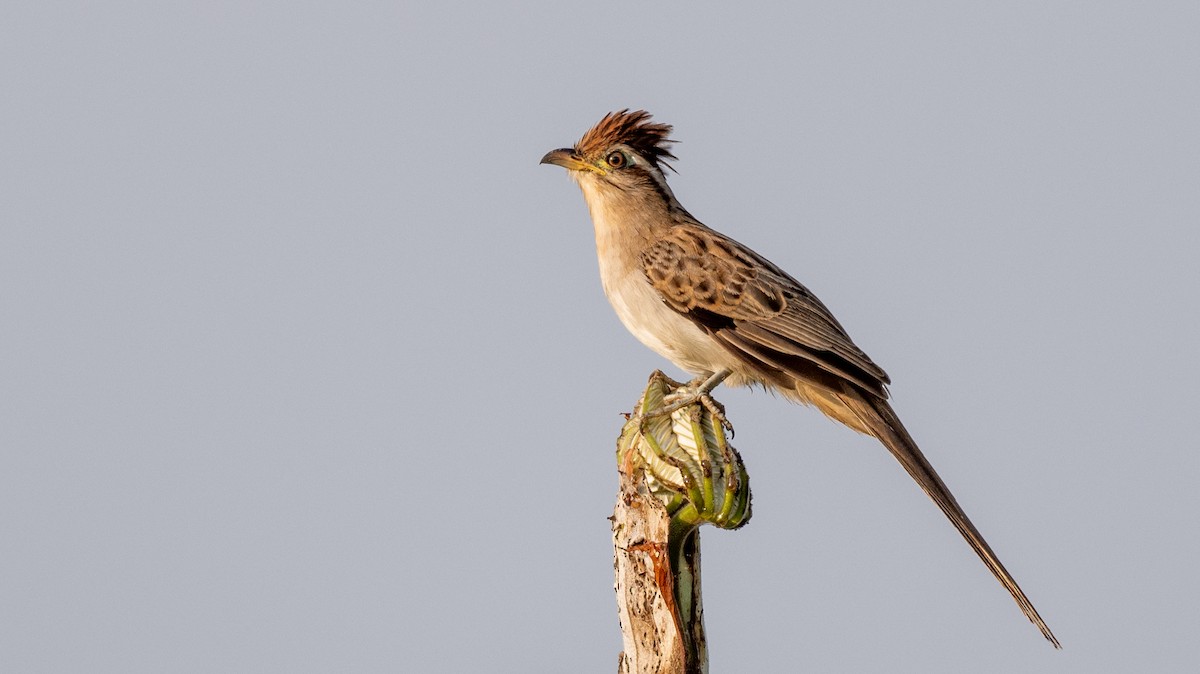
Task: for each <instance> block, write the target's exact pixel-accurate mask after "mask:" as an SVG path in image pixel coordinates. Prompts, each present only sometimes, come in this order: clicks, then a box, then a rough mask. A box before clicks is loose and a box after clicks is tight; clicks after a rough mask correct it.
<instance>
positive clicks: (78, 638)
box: [0, 1, 1200, 673]
mask: <svg viewBox="0 0 1200 674" xmlns="http://www.w3.org/2000/svg"><path fill="white" fill-rule="evenodd" d="M991 4H993V5H1001V4H1002V5H1003V7H996V6H992V7H990V8H988V7H984V6H982V4H979V5H975V4H972V3H952V2H941V3H939V2H926V3H903V5H906V6H902V5H901V4H899V3H874V4H862V3H847V2H833V3H826V4H811V3H809V4H805V5H803V6H792V5H791V4H784V3H779V4H777V5H775V6H774V7H773V8H771V9H768V10H756V11H750V10H746V9H735V8H732V7H730V6H728V5H726V4H722V5H716V4H696V5H693V4H691V3H689V4H688V5H687V6H684V5H683V4H671V3H622V2H611V3H602V4H596V3H589V4H586V5H584V4H576V3H564V2H543V3H521V4H501V3H478V4H474V5H470V4H467V5H450V4H449V3H422V4H420V5H418V4H417V3H413V2H404V1H402V2H399V3H396V2H387V3H337V4H334V3H328V4H317V3H259V2H252V3H246V2H204V3H150V2H144V3H46V2H20V1H18V2H6V3H4V4H3V7H2V8H0V91H2V92H3V94H2V95H0V118H2V124H0V316H2V317H3V322H2V323H0V406H2V409H3V415H2V418H0V670H2V671H5V672H164V671H176V672H283V671H287V672H329V671H360V672H397V671H401V672H469V671H479V672H486V671H497V672H568V671H569V672H611V671H614V670H615V666H616V661H617V660H616V656H617V652H618V651H619V650H620V640H619V630H618V626H617V619H616V610H615V604H614V601H613V597H612V590H611V585H612V562H611V549H610V539H609V529H608V522H607V521H606V519H605V518H606V517H607V516H608V515H609V513H610V512H611V507H612V501H613V496H614V493H615V489H616V475H615V470H614V460H613V455H612V452H613V447H614V441H615V438H616V435H617V432H618V429H619V426H620V423H621V419H620V417H619V416H618V413H619V412H620V411H623V410H628V409H629V408H630V407H631V406H632V404H633V402H634V401H635V399H636V397H637V395H638V393H639V391H640V389H641V387H642V385H643V383H644V381H645V378H646V376H647V375H648V374H649V373H650V371H651V370H652V369H654V368H656V367H666V365H667V364H666V363H665V362H663V361H662V360H660V359H659V358H658V357H657V356H655V355H654V354H653V353H651V352H649V351H648V350H646V349H645V348H643V347H642V346H641V345H640V344H638V343H637V342H636V341H635V340H634V339H633V338H632V337H630V336H629V335H628V334H627V333H626V332H625V331H624V329H623V328H622V327H621V325H620V324H619V323H618V321H617V319H616V318H615V316H614V315H613V313H612V311H611V310H610V308H609V307H608V305H607V302H606V301H605V299H604V297H603V294H602V292H601V290H600V284H599V281H598V278H597V273H596V262H595V251H594V249H593V242H592V233H591V224H590V221H589V220H588V218H587V213H586V210H585V208H584V205H583V201H582V198H581V196H580V194H579V192H578V190H577V189H576V188H575V187H574V186H573V185H572V184H571V183H570V182H569V181H568V180H567V179H566V177H565V176H564V175H563V172H562V170H561V169H558V168H554V167H546V166H539V165H538V159H539V158H540V157H541V156H542V154H543V153H544V152H546V151H547V150H550V149H552V148H556V147H560V146H564V145H569V144H571V143H573V142H574V141H575V140H576V139H577V138H578V137H579V136H580V134H582V133H583V131H585V130H586V129H587V128H588V127H589V126H590V125H591V124H593V123H594V122H595V121H596V120H597V119H599V118H600V116H601V115H603V114H604V113H605V112H607V111H609V110H613V109H619V108H623V107H634V108H645V109H647V110H650V111H651V112H653V113H654V114H655V115H656V117H657V118H658V119H660V120H662V121H665V122H669V123H672V124H674V125H675V126H676V137H677V138H679V139H680V140H681V141H682V142H681V143H680V145H678V146H677V148H676V149H677V152H676V153H677V154H678V155H679V157H680V161H679V162H678V163H677V167H678V169H679V171H680V175H679V176H673V177H672V178H671V180H672V185H673V186H674V188H675V191H676V193H677V195H678V196H679V198H680V199H681V201H682V202H683V203H684V204H685V205H686V206H687V207H688V209H689V210H691V211H692V212H693V213H694V214H696V215H697V216H698V217H699V218H700V219H701V220H703V221H704V222H706V223H707V224H709V225H711V226H713V227H716V228H718V229H721V230H722V231H725V232H727V233H728V234H730V235H732V236H734V237H735V238H737V239H738V240H740V241H742V242H744V243H746V244H748V245H750V246H752V247H754V248H755V249H757V250H759V251H761V252H763V253H765V254H767V255H768V256H770V257H771V258H772V259H773V260H774V261H775V262H777V263H778V264H780V265H781V266H783V267H784V268H786V269H788V270H789V271H791V272H792V274H793V275H795V276H797V277H798V278H799V279H800V280H802V281H803V282H805V283H806V284H808V285H809V286H810V287H811V288H812V289H813V290H814V291H815V292H817V294H818V295H819V296H820V297H821V298H822V299H824V301H825V302H826V303H827V304H828V305H829V306H830V307H831V308H832V309H833V310H834V312H835V313H836V314H837V316H838V317H839V318H840V319H841V320H842V322H843V323H844V324H845V325H846V327H847V329H848V330H849V331H850V333H851V335H852V336H853V337H854V338H855V340H856V341H857V342H858V343H859V344H860V345H861V346H863V347H864V348H865V349H866V350H867V351H868V352H869V353H870V354H871V355H872V357H873V358H874V359H875V360H876V361H878V362H879V363H880V364H881V365H882V366H884V367H885V368H886V369H887V370H888V372H889V373H890V374H891V375H892V378H893V380H894V381H895V384H894V386H893V388H892V390H893V394H894V396H895V400H896V407H897V410H898V411H899V412H900V414H901V416H902V417H903V418H904V419H905V421H906V423H907V425H908V426H909V427H910V429H911V430H912V431H913V433H914V435H915V436H916V437H917V439H918V440H919V441H920V442H921V444H922V446H923V447H924V448H925V451H926V453H927V454H928V455H929V457H930V459H931V461H932V462H933V463H934V465H935V466H937V467H938V469H939V470H940V471H941V473H942V476H943V477H944V478H945V479H946V480H947V482H948V483H949V484H950V486H951V488H952V489H953V490H954V491H955V493H956V495H957V496H958V499H959V501H960V502H962V504H963V505H964V507H965V508H966V509H967V511H968V512H969V513H970V514H971V516H972V517H973V518H974V519H975V522H976V523H977V524H978V525H979V527H980V528H981V529H982V531H983V532H984V534H985V535H986V536H987V538H988V540H989V541H990V542H991V543H992V545H993V546H994V547H995V548H996V550H997V551H998V553H999V554H1000V556H1001V558H1002V559H1003V560H1004V561H1005V563H1006V564H1007V566H1008V567H1009V569H1010V570H1011V571H1012V572H1013V573H1014V574H1015V575H1016V577H1017V579H1018V580H1019V581H1020V582H1021V584H1022V585H1023V587H1024V588H1025V590H1026V591H1027V592H1028V593H1029V595H1030V596H1031V597H1032V599H1033V601H1034V602H1035V604H1036V605H1037V606H1038V608H1039V609H1040V610H1041V612H1042V614H1043V615H1044V616H1045V618H1046V619H1047V620H1048V622H1049V623H1050V625H1051V626H1052V627H1053V629H1054V630H1055V631H1056V632H1057V634H1058V636H1059V637H1060V638H1061V639H1062V642H1063V645H1064V647H1065V650H1064V651H1063V652H1061V653H1056V652H1054V651H1053V649H1051V648H1050V646H1049V645H1048V644H1046V643H1045V642H1044V641H1043V640H1042V638H1041V637H1040V636H1039V635H1038V633H1037V631H1036V629H1035V628H1034V627H1033V626H1032V625H1030V624H1029V623H1028V622H1027V621H1026V620H1025V618H1024V617H1022V615H1021V614H1020V612H1019V610H1018V609H1017V607H1016V606H1015V605H1014V604H1013V602H1012V600H1011V599H1010V598H1009V597H1008V595H1007V594H1006V593H1005V592H1004V590H1003V589H1002V588H1001V587H1000V586H999V585H998V584H997V583H996V582H995V581H994V580H993V579H992V578H991V577H990V575H989V574H988V573H987V571H986V570H985V569H984V567H983V566H982V565H981V564H980V563H979V562H978V560H976V559H975V557H974V556H973V554H972V553H971V552H970V550H969V548H968V547H967V546H966V544H964V543H963V542H962V541H961V540H960V539H959V537H958V534H957V533H956V532H955V531H954V529H953V528H952V527H951V526H950V525H949V524H948V523H947V522H946V521H945V519H944V518H943V517H942V515H941V514H940V513H939V512H938V511H937V509H936V508H935V507H934V506H933V505H932V503H931V502H929V501H928V499H927V498H926V497H925V496H924V495H923V494H922V493H921V492H920V491H919V489H917V487H916V486H915V485H914V484H912V483H911V481H910V480H909V479H908V477H907V476H906V475H905V474H904V472H903V470H902V469H901V468H900V467H899V466H898V465H897V464H896V463H895V461H894V460H892V459H891V458H890V457H889V456H888V455H887V453H886V452H885V451H884V450H883V449H882V448H881V447H879V446H878V445H877V444H876V443H874V442H873V441H871V440H869V439H866V438H862V437H859V436H856V435H855V434H853V433H852V432H850V431H848V430H845V429H843V428H841V427H838V426H836V425H835V424H833V423H831V422H828V421H826V420H825V419H824V418H822V417H820V415H818V414H816V413H815V412H812V411H809V410H805V409H803V408H799V407H793V406H790V405H788V404H786V403H784V402H783V401H780V400H778V399H775V398H772V397H771V396H769V395H765V394H762V393H761V392H758V393H751V392H748V391H733V390H724V389H722V390H720V391H719V392H718V397H719V398H720V399H721V400H723V401H724V402H725V403H726V404H727V405H728V408H729V413H730V416H731V418H732V420H733V421H734V423H735V424H736V425H737V428H738V434H737V438H736V444H737V446H738V448H739V449H740V450H741V451H742V454H743V456H745V457H746V460H747V463H748V467H749V470H750V474H751V476H752V480H753V486H754V495H755V501H754V508H755V516H754V520H753V522H752V523H751V524H750V525H749V526H748V527H747V528H745V529H743V530H741V531H738V532H733V533H726V532H719V531H706V532H705V534H704V591H705V593H704V599H705V609H706V618H707V625H708V632H709V639H710V646H711V657H712V671H713V672H714V673H720V672H802V671H812V672H835V671H844V672H917V671H920V672H964V671H972V672H1034V673H1036V672H1129V671H1147V672H1149V671H1153V672H1185V671H1188V672H1191V671H1197V668H1200V649H1198V648H1197V626H1198V625H1200V576H1198V575H1197V573H1196V563H1197V559H1198V558H1200V526H1198V521H1200V495H1198V493H1197V491H1198V490H1197V485H1200V453H1198V451H1197V450H1198V447H1197V444H1198V442H1197V426H1198V422H1197V420H1198V419H1200V395H1198V394H1197V385H1196V379H1197V376H1198V375H1200V357H1198V356H1197V347H1196V345H1197V343H1198V342H1200V310H1198V308H1200V265H1198V263H1197V254H1198V253H1200V236H1198V234H1197V227H1198V225H1200V131H1198V129H1200V126H1198V125H1197V120H1200V47H1198V44H1200V43H1198V42H1197V35H1200V5H1197V3H1195V2H1178V3H1103V2H1101V3H1097V2H1088V3H1044V2H1029V3H991ZM668 371H669V372H670V371H671V370H668Z"/></svg>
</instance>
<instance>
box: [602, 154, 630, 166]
mask: <svg viewBox="0 0 1200 674" xmlns="http://www.w3.org/2000/svg"><path fill="white" fill-rule="evenodd" d="M604 161H606V162H608V165H609V166H611V167H613V168H621V167H622V166H624V165H625V155H623V154H621V153H620V152H610V153H608V156H607V157H605V158H604Z"/></svg>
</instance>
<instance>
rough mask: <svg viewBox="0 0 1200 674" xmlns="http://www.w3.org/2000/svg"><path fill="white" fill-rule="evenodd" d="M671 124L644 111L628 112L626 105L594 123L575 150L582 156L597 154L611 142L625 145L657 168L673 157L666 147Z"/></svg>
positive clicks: (668, 143) (671, 141)
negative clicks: (658, 119)
mask: <svg viewBox="0 0 1200 674" xmlns="http://www.w3.org/2000/svg"><path fill="white" fill-rule="evenodd" d="M670 135H671V125H670V124H658V123H656V122H651V121H650V113H648V112H646V111H645V110H636V111H634V112H630V111H629V109H628V108H626V109H624V110H621V111H619V112H610V113H608V114H607V115H605V116H604V119H602V120H600V121H599V122H597V124H596V126H593V127H592V128H591V129H590V130H589V131H588V132H587V133H585V134H583V138H580V139H579V142H578V143H576V144H575V152H576V153H577V154H579V155H580V156H581V157H587V156H593V155H596V154H600V153H602V152H604V151H605V150H607V149H608V148H610V147H612V146H613V145H628V146H629V147H630V148H631V149H632V150H633V151H634V152H636V153H638V154H639V155H641V156H642V157H645V158H646V159H649V160H650V161H652V162H654V165H655V166H657V167H659V168H660V169H661V168H662V167H664V166H667V167H668V168H670V166H669V165H668V164H666V161H667V160H669V159H675V155H673V154H671V151H670V150H669V149H668V147H669V146H670V144H671V143H674V142H676V141H673V140H671V139H670V138H669V136H670Z"/></svg>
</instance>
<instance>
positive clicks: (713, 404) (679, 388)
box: [642, 370, 734, 436]
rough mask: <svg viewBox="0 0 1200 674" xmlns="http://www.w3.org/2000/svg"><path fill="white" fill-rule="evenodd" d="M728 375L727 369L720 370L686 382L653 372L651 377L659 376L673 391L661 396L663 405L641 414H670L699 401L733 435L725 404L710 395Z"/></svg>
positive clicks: (650, 415)
mask: <svg viewBox="0 0 1200 674" xmlns="http://www.w3.org/2000/svg"><path fill="white" fill-rule="evenodd" d="M729 375H730V372H729V370H721V371H720V372H714V373H713V374H711V375H701V376H699V377H696V378H695V379H693V380H691V381H689V382H688V383H686V384H680V383H679V382H677V381H675V380H673V379H671V378H670V377H668V376H667V375H665V374H663V373H662V372H657V371H656V372H655V373H654V375H652V376H653V377H659V378H661V379H663V380H664V381H666V382H667V383H668V384H669V385H670V386H671V388H672V389H674V391H672V392H671V393H669V394H667V395H666V396H663V405H662V406H661V407H658V408H657V409H653V410H648V411H646V412H644V413H643V414H642V416H643V417H661V416H666V415H668V414H671V413H672V412H674V411H676V410H679V409H683V408H684V407H687V406H688V405H694V404H696V403H700V404H701V405H703V406H704V409H706V410H708V412H709V413H710V414H712V415H713V418H715V419H716V420H717V421H719V422H720V423H721V425H722V426H723V427H725V430H727V431H729V435H730V436H732V435H734V432H733V424H731V423H729V419H726V418H725V406H724V405H722V404H721V403H719V402H717V401H716V400H714V399H713V397H712V396H711V395H710V394H711V393H712V390H713V389H714V388H716V387H717V386H719V385H720V384H721V382H723V381H725V378H726V377H728V376H729Z"/></svg>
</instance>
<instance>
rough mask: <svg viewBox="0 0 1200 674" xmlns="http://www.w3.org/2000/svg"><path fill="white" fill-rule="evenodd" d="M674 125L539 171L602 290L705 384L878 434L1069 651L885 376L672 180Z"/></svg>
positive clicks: (633, 328)
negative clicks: (582, 243)
mask: <svg viewBox="0 0 1200 674" xmlns="http://www.w3.org/2000/svg"><path fill="white" fill-rule="evenodd" d="M672 131H673V127H672V126H671V125H669V124H663V123H660V122H656V121H654V120H653V118H652V116H651V115H650V113H648V112H646V111H644V110H635V111H631V110H629V109H628V108H626V109H624V110H619V111H616V112H610V113H608V114H606V115H605V116H604V117H603V118H602V119H601V120H600V121H599V122H598V123H596V125H595V126H593V127H592V128H591V129H590V130H588V131H587V132H586V133H585V134H584V135H583V136H582V137H581V138H580V140H579V141H578V142H577V143H575V145H574V146H572V147H567V148H560V149H556V150H551V151H550V152H548V153H546V155H545V156H543V157H542V160H541V163H542V164H551V165H555V166H561V167H563V168H565V169H566V170H567V172H568V174H569V175H570V177H571V178H572V179H573V180H574V181H575V182H576V183H578V185H579V187H580V189H581V190H582V192H583V197H584V201H585V202H586V203H587V207H588V211H589V212H590V215H591V220H592V224H593V228H594V230H595V236H596V252H597V257H598V258H599V263H600V279H601V282H602V284H603V287H604V293H605V295H606V296H607V297H608V300H609V302H610V303H611V304H612V307H613V309H614V310H615V311H616V313H617V316H618V317H619V318H620V320H621V322H622V323H623V324H624V325H625V327H626V328H627V329H628V330H629V331H630V332H631V333H633V335H634V336H635V337H636V338H637V339H638V340H639V341H641V342H642V343H643V344H644V345H646V346H647V347H649V348H650V349H651V350H653V351H655V352H656V353H658V354H659V355H661V356H663V357H665V358H666V359H667V360H669V361H671V362H672V363H674V364H675V365H676V366H678V367H679V368H681V369H683V370H685V371H687V372H689V373H691V374H693V375H695V376H696V378H695V379H694V380H693V381H692V382H690V384H689V387H690V389H691V390H692V392H693V393H694V394H695V395H698V396H706V395H707V394H708V392H709V391H711V390H712V389H713V388H714V387H715V386H717V385H719V384H721V383H722V382H724V383H726V384H727V385H731V386H756V385H757V386H761V387H763V388H765V389H767V390H770V391H774V392H776V393H778V394H780V395H782V396H783V397H784V398H786V399H788V400H791V401H794V402H798V403H802V404H804V405H808V406H811V407H814V408H816V409H817V410H819V411H821V412H822V413H824V414H825V415H826V416H828V417H830V418H832V419H833V420H835V421H838V422H840V423H842V424H844V425H845V426H848V427H849V428H851V429H853V430H855V431H858V432H859V433H863V434H866V435H868V436H872V437H874V438H876V439H878V440H879V441H880V442H881V443H882V444H883V445H884V447H886V448H887V449H888V450H889V451H890V452H891V454H892V456H894V457H895V458H896V460H897V461H899V463H900V465H901V466H903V467H904V469H905V470H906V471H907V472H908V474H909V475H910V476H911V477H912V478H913V480H915V481H916V482H917V484H918V485H919V486H920V487H921V489H922V490H924V491H925V493H926V494H928V495H929V497H930V498H931V499H932V500H933V501H934V503H936V504H937V506H938V507H939V508H940V509H941V510H942V512H943V513H944V514H945V515H946V517H947V518H948V519H949V520H950V522H951V523H952V524H953V525H954V527H955V528H956V529H958V532H959V533H960V534H962V537H963V538H964V539H965V540H966V542H967V543H968V544H969V545H970V546H971V548H972V549H973V550H974V551H975V553H976V554H977V555H978V556H979V558H980V559H981V560H982V561H983V563H984V565H985V566H987V568H988V570H990V571H991V572H992V574H993V575H994V576H995V577H996V579H997V580H999V581H1000V584H1001V585H1003V586H1004V587H1005V589H1007V590H1008V592H1009V593H1010V594H1011V595H1012V597H1013V599H1014V600H1015V601H1016V603H1017V605H1018V606H1019V607H1020V608H1021V611H1022V612H1023V613H1024V614H1025V616H1026V617H1027V618H1029V620H1030V621H1031V622H1032V623H1033V624H1034V625H1036V626H1037V628H1038V629H1039V630H1040V631H1041V633H1042V635H1043V636H1044V637H1045V638H1046V639H1047V640H1048V641H1049V642H1050V643H1051V644H1053V645H1054V647H1055V648H1061V647H1062V646H1061V644H1060V643H1059V641H1058V639H1057V638H1056V637H1055V636H1054V633H1053V632H1051V631H1050V628H1049V627H1048V626H1047V625H1046V622H1045V621H1044V620H1043V619H1042V617H1041V615H1039V614H1038V611H1037V609H1036V608H1034V606H1033V603H1032V602H1030V600H1029V598H1028V597H1027V596H1026V595H1025V592H1024V591H1022V590H1021V588H1020V586H1019V585H1017V582H1016V580H1014V579H1013V577H1012V574H1010V573H1009V572H1008V570H1006V569H1005V568H1004V565H1003V564H1002V563H1001V562H1000V558H999V557H997V556H996V553H994V552H993V551H992V548H991V547H990V546H989V545H988V544H987V541H985V540H984V538H983V536H982V535H981V534H980V533H979V530H978V529H976V528H975V525H974V524H972V523H971V520H970V519H969V518H968V517H967V514H966V512H964V511H963V508H962V507H961V506H960V505H959V504H958V501H957V500H955V498H954V495H953V494H951V493H950V489H949V488H947V487H946V484H945V483H944V482H943V481H942V478H941V477H939V476H938V474H937V472H936V471H935V470H934V469H933V466H932V465H931V464H930V463H929V461H928V459H926V458H925V455H924V454H922V452H921V450H920V449H919V448H918V446H917V443H916V442H915V441H914V440H913V438H912V436H911V435H910V434H909V432H908V431H907V430H906V429H905V427H904V425H903V424H902V423H901V422H900V418H899V417H898V416H897V415H896V413H895V411H894V410H893V409H892V406H891V404H890V403H889V392H888V388H887V387H888V385H889V384H890V383H891V380H890V379H889V377H888V375H887V373H886V372H884V370H883V369H882V368H881V367H879V366H878V365H876V364H875V362H874V361H872V360H871V358H870V357H868V356H867V354H866V353H865V352H864V351H863V350H862V349H860V348H859V347H858V346H857V345H856V344H855V343H854V342H853V341H852V340H851V339H850V337H849V335H848V334H847V333H846V330H845V328H843V327H842V324H841V323H839V322H838V320H837V319H836V318H834V316H833V314H832V313H831V312H830V311H829V309H828V308H827V307H826V306H825V304H823V303H822V302H821V300H819V299H818V298H817V297H816V296H815V295H814V294H813V293H812V292H811V291H809V289H808V288H806V287H805V286H804V285H802V284H801V283H800V282H799V281H797V280H796V279H794V278H793V277H792V276H790V275H789V274H788V273H787V272H785V271H784V270H783V269H781V268H779V267H778V266H777V265H775V264H774V263H772V262H771V261H769V260H768V259H767V258H765V257H763V256H762V255H760V254H758V253H756V252H755V251H753V250H751V249H750V248H749V247H747V246H745V245H743V244H741V243H738V242H737V241H735V240H733V239H732V238H730V237H728V236H726V235H724V234H722V233H720V232H718V231H716V230H714V229H711V228H709V227H707V226H706V225H704V224H703V223H701V222H700V221H699V220H697V219H696V218H695V217H694V216H692V214H691V213H689V212H688V211H687V209H685V208H684V207H683V206H682V205H681V204H680V203H679V200H678V199H676V198H675V194H674V193H673V192H672V191H671V188H670V186H668V184H667V178H666V170H672V171H674V167H673V166H671V162H672V161H675V160H677V158H676V157H675V155H674V154H672V152H671V148H672V144H673V143H675V142H676V141H675V140H673V139H672V138H671V133H672Z"/></svg>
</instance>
